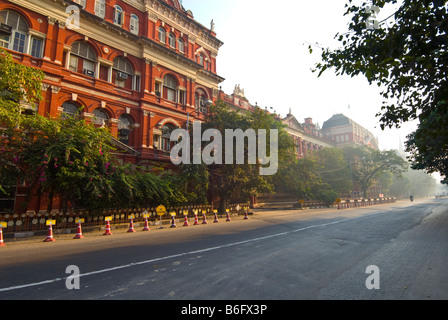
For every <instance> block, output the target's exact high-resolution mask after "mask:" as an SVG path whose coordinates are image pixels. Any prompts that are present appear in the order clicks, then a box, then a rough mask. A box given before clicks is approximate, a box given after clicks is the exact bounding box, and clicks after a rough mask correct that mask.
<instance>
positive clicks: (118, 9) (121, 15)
mask: <svg viewBox="0 0 448 320" xmlns="http://www.w3.org/2000/svg"><path fill="white" fill-rule="evenodd" d="M118 18H120V21H118ZM114 23H115V24H116V25H118V26H120V27H122V26H123V24H124V10H123V8H122V7H120V6H119V5H116V6H115V12H114Z"/></svg>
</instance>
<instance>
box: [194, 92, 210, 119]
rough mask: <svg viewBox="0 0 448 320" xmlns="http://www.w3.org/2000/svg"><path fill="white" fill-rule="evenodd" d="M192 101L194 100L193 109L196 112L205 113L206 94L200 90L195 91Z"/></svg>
mask: <svg viewBox="0 0 448 320" xmlns="http://www.w3.org/2000/svg"><path fill="white" fill-rule="evenodd" d="M194 100H195V107H196V110H199V111H200V112H203V113H207V100H208V97H207V94H206V93H205V92H204V91H203V90H201V89H198V90H196V92H195V94H194Z"/></svg>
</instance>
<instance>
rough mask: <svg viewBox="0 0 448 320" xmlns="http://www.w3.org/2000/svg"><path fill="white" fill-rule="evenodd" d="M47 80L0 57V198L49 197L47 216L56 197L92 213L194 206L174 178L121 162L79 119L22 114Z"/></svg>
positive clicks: (99, 133) (106, 138)
mask: <svg viewBox="0 0 448 320" xmlns="http://www.w3.org/2000/svg"><path fill="white" fill-rule="evenodd" d="M43 78H44V74H43V73H42V72H40V71H37V70H35V69H33V68H29V67H25V66H23V65H21V64H19V63H16V62H15V61H14V60H13V59H12V57H11V55H10V54H8V53H6V52H4V51H0V151H1V152H0V195H2V194H10V191H9V190H7V189H8V188H9V187H12V186H16V185H17V183H21V184H22V183H25V184H26V185H27V186H28V187H29V189H30V190H31V192H30V193H31V194H35V195H37V196H39V197H40V196H44V195H48V200H49V201H48V208H47V209H48V210H51V209H52V204H53V199H54V198H55V197H59V198H60V199H61V200H62V203H63V209H67V208H68V204H69V203H70V204H71V205H72V206H75V207H78V208H87V209H91V210H100V209H104V208H123V207H129V206H143V205H145V206H146V205H153V206H154V205H158V204H160V203H164V204H166V205H178V204H181V203H186V202H187V201H188V200H189V199H188V195H186V194H185V193H184V192H183V191H184V190H182V189H181V188H178V184H180V183H181V180H180V178H179V177H178V176H177V175H176V174H173V173H171V172H168V171H164V172H160V171H159V172H157V173H154V172H151V171H150V170H146V169H145V168H137V167H135V166H133V165H130V164H121V163H120V162H119V161H118V159H117V158H116V157H115V156H113V155H112V153H111V151H112V150H114V148H113V146H112V144H111V137H110V133H109V131H108V130H106V129H104V128H97V127H95V126H94V125H92V124H87V123H86V122H85V121H84V120H82V119H79V118H77V117H67V116H65V117H61V118H57V119H50V118H47V117H43V116H41V115H38V114H27V113H25V112H23V110H24V108H23V106H24V105H31V106H34V105H36V104H37V103H38V102H39V101H40V100H41V99H42V96H41V85H42V80H43ZM114 151H115V150H114Z"/></svg>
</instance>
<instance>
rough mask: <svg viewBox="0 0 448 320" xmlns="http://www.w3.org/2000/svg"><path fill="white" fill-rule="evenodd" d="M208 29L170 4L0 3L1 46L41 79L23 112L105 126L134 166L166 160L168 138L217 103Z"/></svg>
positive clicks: (155, 0) (213, 46) (174, 1)
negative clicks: (37, 98) (39, 95)
mask: <svg viewBox="0 0 448 320" xmlns="http://www.w3.org/2000/svg"><path fill="white" fill-rule="evenodd" d="M78 13H79V14H78ZM213 29H214V26H213V23H212V24H211V27H210V28H208V27H205V26H203V25H201V24H200V23H198V22H197V21H195V20H194V17H193V13H192V12H191V11H189V10H188V11H187V10H185V9H184V8H183V7H182V5H181V4H180V2H179V1H178V0H145V1H129V0H76V1H68V0H8V1H7V0H0V46H1V47H3V48H5V49H7V50H8V51H9V52H10V53H11V54H12V55H13V57H14V58H15V59H16V60H17V61H19V62H20V63H22V64H24V65H26V66H30V67H35V68H38V69H41V70H42V71H43V72H44V73H45V75H46V76H45V79H44V82H43V85H42V91H43V94H44V100H43V101H42V102H41V103H40V104H39V105H36V106H24V108H26V109H27V112H31V113H39V114H41V115H45V116H50V117H59V116H61V115H63V114H64V113H65V114H75V113H79V116H81V117H83V118H85V119H86V120H87V121H93V122H94V123H96V124H97V125H101V126H103V125H104V126H109V127H110V129H111V133H112V135H113V136H114V137H115V142H116V144H117V145H118V146H119V147H120V148H121V149H124V150H126V151H127V161H132V162H134V163H139V164H145V163H146V162H149V161H151V160H157V161H161V160H162V161H169V157H168V154H169V153H168V152H169V151H170V148H171V146H170V142H169V137H170V132H171V131H172V130H173V129H175V128H178V127H184V128H185V126H186V123H187V122H188V121H192V120H193V119H202V117H203V115H204V113H205V112H207V105H208V103H210V101H211V102H213V101H215V100H216V99H217V96H218V94H219V90H218V88H219V84H220V83H221V82H222V81H223V80H224V79H223V78H222V77H220V76H219V75H218V74H217V72H216V57H217V55H218V51H219V49H220V47H221V46H222V45H223V42H221V41H220V40H219V39H218V38H217V37H216V34H215V32H214V30H213ZM40 207H43V206H40ZM30 209H32V210H36V209H37V210H38V209H39V208H30Z"/></svg>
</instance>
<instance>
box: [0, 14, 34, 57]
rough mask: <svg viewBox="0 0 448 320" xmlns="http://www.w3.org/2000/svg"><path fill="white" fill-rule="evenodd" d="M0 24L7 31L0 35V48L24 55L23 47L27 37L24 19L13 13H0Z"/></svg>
mask: <svg viewBox="0 0 448 320" xmlns="http://www.w3.org/2000/svg"><path fill="white" fill-rule="evenodd" d="M0 23H2V24H4V25H6V26H7V28H6V29H8V30H5V32H4V33H3V32H2V33H1V34H0V46H1V47H3V48H6V49H10V50H13V51H17V52H20V53H25V45H26V40H27V37H28V36H27V35H28V23H27V22H26V20H25V18H24V17H22V16H21V15H19V14H18V13H17V12H15V11H9V10H7V11H1V12H0ZM8 27H9V28H8Z"/></svg>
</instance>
